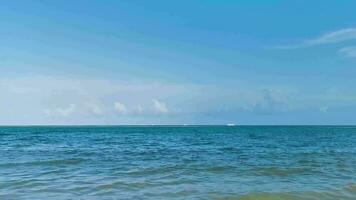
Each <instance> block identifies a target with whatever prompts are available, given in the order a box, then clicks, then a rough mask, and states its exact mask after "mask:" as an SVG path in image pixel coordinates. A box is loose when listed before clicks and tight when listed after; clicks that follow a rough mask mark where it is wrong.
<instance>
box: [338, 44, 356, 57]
mask: <svg viewBox="0 0 356 200" xmlns="http://www.w3.org/2000/svg"><path fill="white" fill-rule="evenodd" d="M339 53H341V54H342V55H344V56H345V57H350V58H356V46H352V47H344V48H342V49H340V50H339Z"/></svg>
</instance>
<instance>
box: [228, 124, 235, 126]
mask: <svg viewBox="0 0 356 200" xmlns="http://www.w3.org/2000/svg"><path fill="white" fill-rule="evenodd" d="M226 125H227V126H235V124H226Z"/></svg>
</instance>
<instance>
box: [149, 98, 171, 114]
mask: <svg viewBox="0 0 356 200" xmlns="http://www.w3.org/2000/svg"><path fill="white" fill-rule="evenodd" d="M152 102H153V108H154V110H155V111H156V112H158V113H167V112H168V109H167V106H166V104H165V103H164V102H161V101H158V100H157V99H153V100H152Z"/></svg>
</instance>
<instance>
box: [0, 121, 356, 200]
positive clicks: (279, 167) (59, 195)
mask: <svg viewBox="0 0 356 200" xmlns="http://www.w3.org/2000/svg"><path fill="white" fill-rule="evenodd" d="M0 199H4V200H8V199H9V200H18V199H31V200H32V199H59V200H62V199H86V200H87V199H88V200H91V199H241V200H243V199H245V200H247V199H256V200H270V199H273V200H288V199H307V200H309V199H310V200H317V199H318V200H319V199H321V200H324V199H325V200H334V199H346V200H348V199H350V200H351V199H356V126H177V127H176V126H147V127H145V126H107V127H106V126H97V127H92V126H90V127H86V126H78V127H65V126H58V127H56V126H53V127H52V126H51V127H50V126H49V127H46V126H38V127H37V126H32V127H0Z"/></svg>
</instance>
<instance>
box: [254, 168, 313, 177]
mask: <svg viewBox="0 0 356 200" xmlns="http://www.w3.org/2000/svg"><path fill="white" fill-rule="evenodd" d="M311 172H312V170H311V169H310V168H305V167H304V168H301V167H299V168H279V167H258V168H256V170H255V173H257V174H259V175H263V176H280V177H284V176H291V175H298V174H305V173H311Z"/></svg>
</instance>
